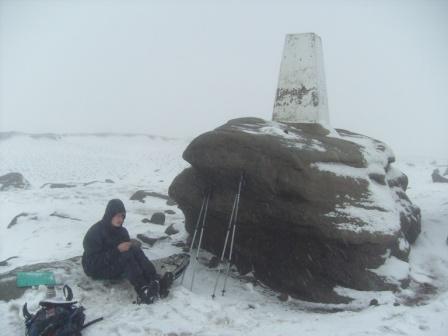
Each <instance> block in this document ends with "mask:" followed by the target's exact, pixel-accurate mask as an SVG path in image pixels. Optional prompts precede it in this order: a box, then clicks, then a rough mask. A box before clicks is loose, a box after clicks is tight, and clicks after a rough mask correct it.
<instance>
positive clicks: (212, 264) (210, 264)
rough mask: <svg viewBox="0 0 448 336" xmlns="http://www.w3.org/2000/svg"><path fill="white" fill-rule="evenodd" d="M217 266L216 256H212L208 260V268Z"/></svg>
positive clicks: (217, 259)
mask: <svg viewBox="0 0 448 336" xmlns="http://www.w3.org/2000/svg"><path fill="white" fill-rule="evenodd" d="M218 265H219V258H218V257H217V256H213V257H211V258H210V260H209V261H208V265H207V267H208V268H216V267H218Z"/></svg>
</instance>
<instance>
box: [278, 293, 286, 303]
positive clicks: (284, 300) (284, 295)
mask: <svg viewBox="0 0 448 336" xmlns="http://www.w3.org/2000/svg"><path fill="white" fill-rule="evenodd" d="M277 298H278V299H279V300H280V301H282V302H287V301H288V300H289V295H288V294H286V293H281V294H280V295H279V296H277Z"/></svg>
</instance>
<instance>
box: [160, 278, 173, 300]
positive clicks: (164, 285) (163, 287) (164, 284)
mask: <svg viewBox="0 0 448 336" xmlns="http://www.w3.org/2000/svg"><path fill="white" fill-rule="evenodd" d="M173 281H174V274H173V273H171V272H166V273H165V274H164V275H163V277H162V278H161V279H160V297H161V298H166V297H167V296H168V294H169V293H170V291H169V288H170V287H171V285H172V284H173Z"/></svg>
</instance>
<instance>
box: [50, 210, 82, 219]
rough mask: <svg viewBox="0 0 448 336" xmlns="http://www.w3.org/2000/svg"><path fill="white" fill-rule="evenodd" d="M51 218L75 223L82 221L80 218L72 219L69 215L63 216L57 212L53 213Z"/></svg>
mask: <svg viewBox="0 0 448 336" xmlns="http://www.w3.org/2000/svg"><path fill="white" fill-rule="evenodd" d="M50 216H52V217H59V218H62V219H70V220H74V221H80V219H79V218H74V217H70V216H69V215H66V214H62V213H59V212H57V211H55V212H53V213H51V214H50Z"/></svg>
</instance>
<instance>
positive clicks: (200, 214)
mask: <svg viewBox="0 0 448 336" xmlns="http://www.w3.org/2000/svg"><path fill="white" fill-rule="evenodd" d="M206 199H207V194H206V195H204V198H203V200H202V205H201V210H199V215H198V220H197V221H196V226H195V228H194V233H193V239H192V240H191V244H190V249H189V250H188V254H189V255H190V256H191V251H192V250H193V246H194V242H195V240H196V234H197V232H198V228H199V223H200V222H201V216H202V211H203V210H204V204H205V201H206ZM185 273H187V272H183V274H182V280H181V282H180V284H181V285H182V284H183V283H184V279H185Z"/></svg>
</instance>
